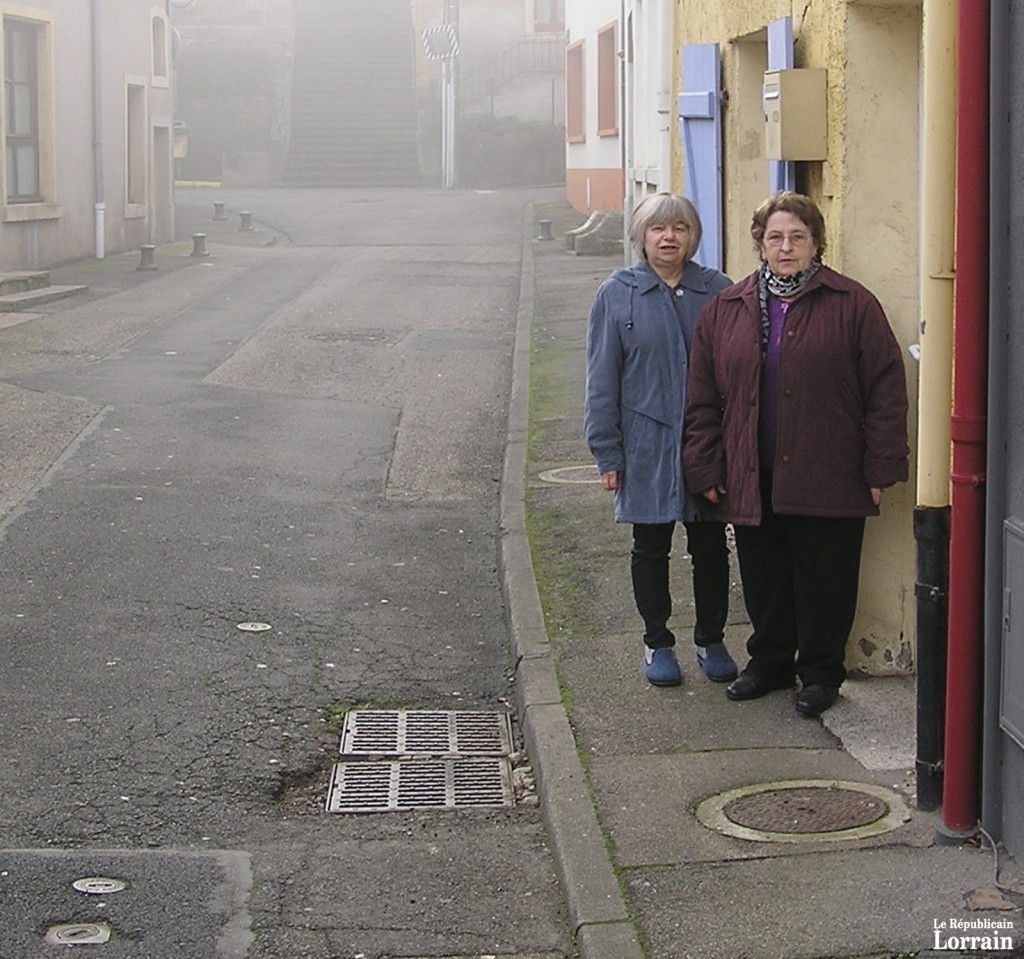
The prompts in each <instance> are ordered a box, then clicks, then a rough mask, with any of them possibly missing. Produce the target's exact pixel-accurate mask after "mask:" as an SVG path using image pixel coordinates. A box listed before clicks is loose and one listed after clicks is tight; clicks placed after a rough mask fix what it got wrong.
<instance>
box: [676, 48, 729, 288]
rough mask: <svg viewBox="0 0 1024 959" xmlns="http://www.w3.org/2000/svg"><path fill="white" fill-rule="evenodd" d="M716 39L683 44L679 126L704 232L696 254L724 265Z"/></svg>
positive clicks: (689, 191) (690, 190)
mask: <svg viewBox="0 0 1024 959" xmlns="http://www.w3.org/2000/svg"><path fill="white" fill-rule="evenodd" d="M720 76H721V70H720V60H719V53H718V44H716V43H690V44H686V45H685V46H684V47H683V77H682V87H681V90H682V92H681V93H680V94H679V129H680V137H681V139H682V148H683V166H684V175H685V192H686V195H687V196H688V197H689V198H690V200H692V201H693V204H694V205H695V206H696V207H697V212H698V213H699V214H700V219H701V224H702V226H703V227H704V235H703V237H702V239H701V241H700V246H699V247H698V248H697V254H696V257H695V259H696V260H697V261H698V262H699V263H703V264H704V265H705V266H711V267H714V268H715V269H717V270H721V269H722V259H723V257H722V245H723V244H722V91H721V84H720V79H719V78H720Z"/></svg>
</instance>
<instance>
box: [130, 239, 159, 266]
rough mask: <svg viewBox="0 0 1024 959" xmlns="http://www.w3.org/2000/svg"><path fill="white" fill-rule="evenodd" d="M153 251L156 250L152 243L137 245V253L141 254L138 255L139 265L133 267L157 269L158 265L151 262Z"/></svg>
mask: <svg viewBox="0 0 1024 959" xmlns="http://www.w3.org/2000/svg"><path fill="white" fill-rule="evenodd" d="M155 251H156V247H155V246H153V244H152V243H144V244H143V245H142V246H140V247H139V253H140V254H141V256H140V257H139V265H138V266H137V267H135V269H136V270H159V269H160V267H158V266H157V265H156V264H155V263H154V262H153V253H154V252H155Z"/></svg>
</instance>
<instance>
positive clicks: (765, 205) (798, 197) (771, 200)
mask: <svg viewBox="0 0 1024 959" xmlns="http://www.w3.org/2000/svg"><path fill="white" fill-rule="evenodd" d="M780 212H781V213H792V214H793V216H795V217H799V218H800V219H801V220H803V222H804V223H805V224H807V228H808V229H809V230H810V231H811V238H812V239H813V240H814V245H815V246H816V247H817V248H818V257H819V258H820V257H821V255H822V254H823V253H824V252H825V247H826V245H827V244H826V241H825V218H824V217H823V216H822V215H821V210H819V209H818V204H817V203H815V202H814V200H812V199H811V198H810V197H809V196H804V195H803V194H802V193H795V192H793V191H792V190H782V191H781V192H780V193H776V194H774V195H773V196H770V197H768V199H767V200H764V201H762V202H761V203H760V204H759V206H758V208H757V209H756V210H754V216H753V217H752V218H751V220H750V235H751V237H752V238H753V240H754V251H755V252H756V253H757V255H758V256H760V255H761V247H762V246H763V245H764V231H765V226H766V225H767V223H768V218H769V217H770V216H771V215H772V214H773V213H780Z"/></svg>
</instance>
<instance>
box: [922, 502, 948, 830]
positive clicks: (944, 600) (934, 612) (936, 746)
mask: <svg viewBox="0 0 1024 959" xmlns="http://www.w3.org/2000/svg"><path fill="white" fill-rule="evenodd" d="M949 518H950V508H949V507H948V506H942V507H936V508H929V507H922V506H919V507H917V508H916V509H915V510H914V539H915V540H916V541H917V583H916V584H915V587H914V593H915V596H916V597H917V758H916V762H915V766H916V769H917V806H918V809H928V810H931V809H938V808H939V806H940V805H941V803H942V756H943V749H944V739H945V713H946V710H945V706H946V640H947V637H948V625H949V621H948V616H947V610H948V605H949Z"/></svg>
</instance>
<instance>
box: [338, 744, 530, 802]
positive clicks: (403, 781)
mask: <svg viewBox="0 0 1024 959" xmlns="http://www.w3.org/2000/svg"><path fill="white" fill-rule="evenodd" d="M512 803H513V793H512V773H511V768H510V765H509V761H508V760H507V759H506V758H504V757H480V758H473V759H438V760H426V759H412V760H401V759H399V760H393V761H389V762H365V761H364V762H351V763H345V762H342V763H336V764H335V766H334V772H333V774H332V776H331V787H330V790H329V792H328V794H327V812H334V813H360V812H385V811H390V810H416V809H454V808H463V807H484V806H511V805H512Z"/></svg>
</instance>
